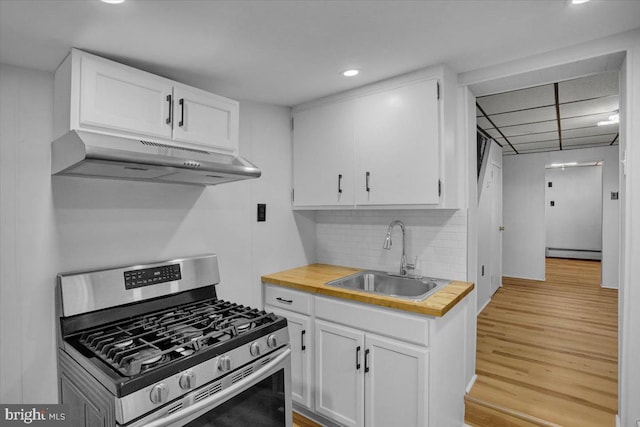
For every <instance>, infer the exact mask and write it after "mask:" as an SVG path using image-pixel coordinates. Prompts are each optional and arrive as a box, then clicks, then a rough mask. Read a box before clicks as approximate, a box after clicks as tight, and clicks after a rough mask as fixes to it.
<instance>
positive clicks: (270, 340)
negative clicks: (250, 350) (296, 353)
mask: <svg viewBox="0 0 640 427" xmlns="http://www.w3.org/2000/svg"><path fill="white" fill-rule="evenodd" d="M267 345H268V346H269V348H274V347H276V346H277V345H278V340H277V339H276V336H275V335H269V336H268V337H267Z"/></svg>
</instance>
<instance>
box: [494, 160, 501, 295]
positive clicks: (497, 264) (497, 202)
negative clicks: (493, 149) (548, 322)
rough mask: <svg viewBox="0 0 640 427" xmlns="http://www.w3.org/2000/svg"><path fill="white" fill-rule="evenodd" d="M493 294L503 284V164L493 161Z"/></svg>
mask: <svg viewBox="0 0 640 427" xmlns="http://www.w3.org/2000/svg"><path fill="white" fill-rule="evenodd" d="M491 175H492V177H491V295H493V294H494V293H495V292H496V291H497V290H498V288H499V287H500V286H502V232H503V230H504V227H503V225H502V165H498V164H497V163H491Z"/></svg>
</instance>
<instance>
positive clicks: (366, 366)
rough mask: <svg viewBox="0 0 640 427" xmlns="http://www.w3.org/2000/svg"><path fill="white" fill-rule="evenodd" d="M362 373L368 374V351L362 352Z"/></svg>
mask: <svg viewBox="0 0 640 427" xmlns="http://www.w3.org/2000/svg"><path fill="white" fill-rule="evenodd" d="M364 372H365V373H367V372H369V349H366V350H365V351H364Z"/></svg>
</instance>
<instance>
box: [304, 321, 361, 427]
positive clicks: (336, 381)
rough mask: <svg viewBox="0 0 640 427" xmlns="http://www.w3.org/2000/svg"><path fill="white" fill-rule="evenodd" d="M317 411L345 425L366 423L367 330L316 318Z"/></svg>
mask: <svg viewBox="0 0 640 427" xmlns="http://www.w3.org/2000/svg"><path fill="white" fill-rule="evenodd" d="M315 326H316V331H315V335H316V412H318V413H319V414H321V415H323V416H325V417H327V418H330V419H332V420H334V421H336V422H338V423H340V424H342V425H345V426H362V425H364V400H363V399H364V376H363V372H364V366H363V363H362V362H363V352H364V333H363V332H360V331H358V330H357V329H353V328H348V327H346V326H342V325H338V324H335V323H330V322H325V321H322V320H316V325H315Z"/></svg>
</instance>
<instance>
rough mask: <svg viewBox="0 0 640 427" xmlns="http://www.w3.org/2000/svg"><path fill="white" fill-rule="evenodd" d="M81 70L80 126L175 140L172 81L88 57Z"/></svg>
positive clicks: (81, 62) (82, 57)
mask: <svg viewBox="0 0 640 427" xmlns="http://www.w3.org/2000/svg"><path fill="white" fill-rule="evenodd" d="M80 70H81V71H80V90H79V93H80V117H79V125H80V126H82V127H91V128H93V127H98V128H108V129H114V130H121V131H126V132H132V133H137V134H143V135H153V136H157V137H161V138H171V124H170V123H167V120H166V119H167V118H168V117H169V109H170V108H171V105H170V101H171V98H170V97H171V93H172V91H173V85H172V84H171V82H170V81H168V80H166V79H163V78H162V77H158V76H155V75H153V74H149V73H146V72H144V71H139V70H136V69H134V68H130V67H125V66H122V65H120V64H117V63H115V62H111V61H105V60H102V59H101V58H95V57H92V56H84V55H83V56H81V57H80Z"/></svg>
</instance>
